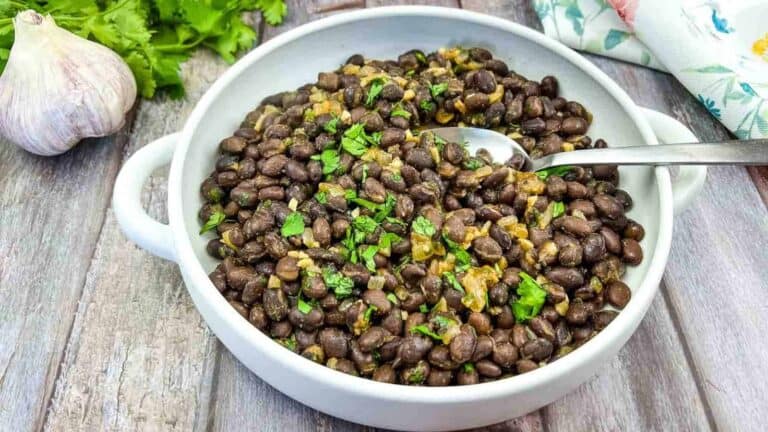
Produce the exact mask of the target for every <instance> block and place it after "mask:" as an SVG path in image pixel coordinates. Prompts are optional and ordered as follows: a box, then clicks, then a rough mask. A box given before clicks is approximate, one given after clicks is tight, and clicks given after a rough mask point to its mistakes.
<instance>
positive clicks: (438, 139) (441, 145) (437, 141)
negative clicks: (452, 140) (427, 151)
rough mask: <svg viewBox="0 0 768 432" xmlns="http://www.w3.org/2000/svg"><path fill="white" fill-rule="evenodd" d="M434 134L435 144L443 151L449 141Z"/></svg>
mask: <svg viewBox="0 0 768 432" xmlns="http://www.w3.org/2000/svg"><path fill="white" fill-rule="evenodd" d="M432 136H433V137H434V138H435V145H436V146H437V149H438V150H440V151H443V148H445V145H446V144H447V142H446V141H445V140H444V139H443V137H441V136H440V135H436V134H432Z"/></svg>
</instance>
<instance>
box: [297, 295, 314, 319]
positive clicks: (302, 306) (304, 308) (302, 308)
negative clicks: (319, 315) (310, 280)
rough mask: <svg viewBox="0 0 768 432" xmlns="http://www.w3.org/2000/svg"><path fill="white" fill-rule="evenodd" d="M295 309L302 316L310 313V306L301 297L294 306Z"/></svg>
mask: <svg viewBox="0 0 768 432" xmlns="http://www.w3.org/2000/svg"><path fill="white" fill-rule="evenodd" d="M296 308H297V309H298V310H299V312H301V313H303V314H304V315H306V314H308V313H310V312H311V311H312V305H311V304H309V303H307V302H305V301H304V299H303V298H301V296H299V301H298V303H297V304H296Z"/></svg>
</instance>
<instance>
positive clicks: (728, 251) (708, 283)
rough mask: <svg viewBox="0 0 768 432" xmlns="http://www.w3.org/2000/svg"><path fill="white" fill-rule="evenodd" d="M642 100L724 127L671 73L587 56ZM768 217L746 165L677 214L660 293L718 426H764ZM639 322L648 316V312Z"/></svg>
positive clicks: (705, 135) (724, 171) (710, 128)
mask: <svg viewBox="0 0 768 432" xmlns="http://www.w3.org/2000/svg"><path fill="white" fill-rule="evenodd" d="M591 58H592V59H593V61H594V62H595V63H596V64H597V65H598V66H600V67H601V68H602V69H603V70H605V71H606V72H607V73H608V74H609V75H611V76H612V77H613V78H614V79H616V80H617V82H619V84H620V85H622V87H624V89H625V90H627V92H628V93H629V94H630V96H632V98H633V99H634V100H636V101H637V102H638V103H639V104H640V105H643V106H647V107H650V108H654V109H656V110H659V111H661V112H665V113H667V114H669V115H672V116H673V117H676V118H677V119H678V120H680V121H682V122H683V123H685V124H687V125H688V126H689V127H690V128H691V129H692V130H693V131H694V133H695V134H696V135H697V136H698V137H699V139H701V140H702V141H704V140H709V141H716V140H723V139H727V138H728V136H729V135H728V132H727V131H726V130H725V128H723V126H722V125H721V124H720V123H719V122H717V121H716V120H715V119H714V118H712V117H711V116H709V115H708V114H707V112H706V110H705V109H704V108H703V107H702V106H701V104H699V103H698V102H697V101H696V100H695V99H694V98H693V97H692V96H691V95H690V94H689V93H688V92H687V91H686V90H685V89H684V88H683V87H682V85H680V83H679V82H677V80H675V79H674V78H673V77H671V76H669V75H666V74H660V73H658V72H654V71H650V70H648V69H641V68H634V67H629V68H628V69H627V68H624V67H622V66H621V64H620V63H618V62H615V61H611V60H607V59H602V58H597V57H591ZM765 245H768V217H767V215H766V207H765V204H764V203H763V202H762V200H761V198H760V195H759V193H758V191H757V189H756V188H755V186H754V184H753V183H752V182H751V181H750V178H749V175H748V173H747V171H746V170H745V169H743V168H741V167H720V168H710V169H709V173H708V178H707V183H706V185H705V187H704V189H703V191H702V193H701V195H700V196H699V197H698V199H697V200H695V201H694V203H693V204H692V205H691V207H690V208H689V209H688V210H687V211H686V212H683V213H682V214H680V215H676V217H675V226H674V235H673V239H672V250H671V253H670V256H669V261H668V265H667V269H666V272H665V274H664V284H665V288H664V289H663V293H664V296H665V299H666V300H667V303H668V306H669V308H670V312H671V317H672V320H673V323H674V324H675V326H676V328H677V330H678V333H679V334H681V342H682V343H683V348H684V349H685V350H686V352H687V354H688V356H689V361H690V366H691V367H692V369H693V373H694V377H695V379H696V381H697V383H698V386H699V390H700V393H701V395H702V399H703V403H704V404H705V407H706V408H707V411H708V415H709V416H710V421H711V422H712V423H713V424H714V426H715V427H716V428H717V429H720V430H740V431H748V430H764V425H763V423H764V422H763V421H762V418H761V416H759V415H758V413H759V412H765V407H766V406H768V395H766V394H765V393H764V392H762V391H761V390H760V389H762V388H764V387H765V385H766V384H768V373H766V371H765V368H764V367H761V366H760V365H764V364H765V363H766V361H768V351H766V350H765V347H764V345H763V344H762V343H760V342H759V341H761V340H762V339H761V338H764V335H765V334H767V333H768V320H766V319H765V311H766V310H768V297H767V296H766V294H768V266H767V265H766V264H768V248H766V247H765ZM646 321H648V319H647V318H646Z"/></svg>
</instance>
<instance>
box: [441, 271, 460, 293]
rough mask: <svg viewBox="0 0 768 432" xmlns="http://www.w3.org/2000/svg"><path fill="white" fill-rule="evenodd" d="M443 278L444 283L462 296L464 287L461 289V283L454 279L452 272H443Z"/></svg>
mask: <svg viewBox="0 0 768 432" xmlns="http://www.w3.org/2000/svg"><path fill="white" fill-rule="evenodd" d="M443 278H445V280H446V282H448V285H450V286H451V288H453V289H455V290H456V291H458V292H460V293H462V294H464V287H462V286H461V283H459V280H458V279H456V275H455V274H453V273H452V272H445V273H443Z"/></svg>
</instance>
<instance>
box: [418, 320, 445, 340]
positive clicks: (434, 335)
mask: <svg viewBox="0 0 768 432" xmlns="http://www.w3.org/2000/svg"><path fill="white" fill-rule="evenodd" d="M416 333H421V334H423V335H424V336H429V337H431V338H432V339H435V340H439V341H442V340H443V337H442V336H440V335H439V334H437V333H435V332H433V331H432V330H430V329H429V326H427V325H426V324H419V325H417V326H413V327H411V334H416Z"/></svg>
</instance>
